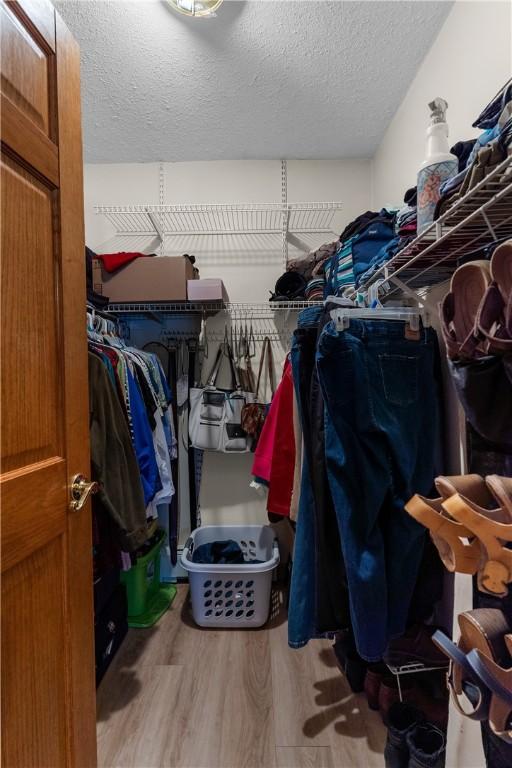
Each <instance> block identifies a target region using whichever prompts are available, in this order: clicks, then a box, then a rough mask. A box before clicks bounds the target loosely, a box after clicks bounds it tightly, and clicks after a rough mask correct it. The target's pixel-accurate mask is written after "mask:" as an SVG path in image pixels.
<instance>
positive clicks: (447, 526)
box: [405, 475, 494, 575]
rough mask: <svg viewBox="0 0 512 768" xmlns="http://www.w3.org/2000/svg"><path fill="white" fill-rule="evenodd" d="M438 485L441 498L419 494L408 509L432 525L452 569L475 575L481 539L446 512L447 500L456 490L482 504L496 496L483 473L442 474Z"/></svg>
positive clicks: (436, 544)
mask: <svg viewBox="0 0 512 768" xmlns="http://www.w3.org/2000/svg"><path fill="white" fill-rule="evenodd" d="M435 485H436V488H437V490H438V492H439V493H440V497H439V498H437V499H427V498H425V497H424V496H420V495H419V494H416V495H415V496H413V497H412V499H410V500H409V501H408V502H407V504H406V505H405V509H406V510H407V512H408V513H409V514H410V515H411V517H413V518H414V519H415V520H416V521H417V522H418V523H421V525H423V526H425V528H428V530H429V531H430V536H431V538H432V541H433V542H434V544H435V546H436V548H437V551H438V552H439V556H440V557H441V560H442V561H443V563H444V565H445V567H446V569H447V570H448V571H450V572H451V573H453V572H454V571H456V572H457V573H469V574H471V575H473V574H475V573H476V572H477V571H478V568H479V566H480V563H481V559H482V549H481V546H480V542H479V541H478V539H477V538H475V534H474V533H472V532H471V531H470V530H469V529H468V528H466V527H465V526H464V525H461V523H460V522H458V521H457V520H454V519H453V518H452V517H450V515H449V514H447V513H446V511H445V509H444V508H443V504H444V502H445V501H446V500H447V499H448V498H450V496H453V495H454V494H456V493H460V494H462V495H463V496H464V497H469V498H471V499H474V500H475V502H476V503H477V504H479V505H487V504H490V503H491V502H492V501H494V499H493V497H492V495H491V494H490V492H489V489H488V487H487V485H486V483H485V480H483V478H481V477H480V475H457V476H453V477H443V476H441V477H437V478H436V481H435Z"/></svg>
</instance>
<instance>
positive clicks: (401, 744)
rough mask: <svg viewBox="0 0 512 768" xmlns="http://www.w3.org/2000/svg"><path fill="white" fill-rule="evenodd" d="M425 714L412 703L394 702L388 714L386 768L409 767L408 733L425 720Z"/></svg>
mask: <svg viewBox="0 0 512 768" xmlns="http://www.w3.org/2000/svg"><path fill="white" fill-rule="evenodd" d="M423 719H424V718H423V715H422V714H421V712H420V711H419V709H416V707H413V706H412V705H411V704H405V703H403V702H399V703H398V704H392V705H391V707H390V708H389V711H388V715H387V726H388V738H387V741H386V747H385V749H384V760H385V764H386V768H408V766H409V747H408V745H407V734H408V733H409V732H410V731H411V730H413V729H414V728H416V726H417V725H418V724H419V723H422V722H423Z"/></svg>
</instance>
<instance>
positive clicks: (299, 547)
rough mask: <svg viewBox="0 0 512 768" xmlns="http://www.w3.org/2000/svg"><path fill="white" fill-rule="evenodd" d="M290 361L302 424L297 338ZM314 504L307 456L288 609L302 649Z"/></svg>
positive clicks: (312, 588)
mask: <svg viewBox="0 0 512 768" xmlns="http://www.w3.org/2000/svg"><path fill="white" fill-rule="evenodd" d="M321 314H322V307H319V306H313V307H308V308H307V309H305V310H304V311H303V312H301V313H300V315H299V318H298V322H297V326H298V328H302V329H305V328H310V329H314V328H316V326H317V325H318V322H319V319H320V316H321ZM290 359H291V363H292V374H293V385H294V388H295V394H296V397H297V405H298V410H299V416H300V420H301V422H302V423H304V418H305V417H306V414H305V413H304V412H303V410H302V399H301V391H300V381H301V378H302V376H303V375H304V374H305V371H304V370H303V368H304V365H305V363H306V361H305V360H304V359H303V355H302V354H301V345H300V343H299V341H298V339H297V338H296V337H295V336H294V337H293V341H292V348H291V351H290ZM313 503H314V499H313V487H312V485H311V480H310V471H309V464H308V459H307V455H306V454H304V456H303V460H302V476H301V486H300V499H299V509H298V512H297V527H296V530H295V544H294V547H293V568H292V578H291V584H290V606H289V610H288V643H289V645H290V646H291V647H292V648H300V647H301V646H303V645H305V644H306V643H307V642H308V640H309V639H310V638H311V637H314V636H315V634H316V627H315V615H316V596H315V593H316V585H315V579H314V574H315V572H316V537H315V524H314V523H315V520H314V514H313Z"/></svg>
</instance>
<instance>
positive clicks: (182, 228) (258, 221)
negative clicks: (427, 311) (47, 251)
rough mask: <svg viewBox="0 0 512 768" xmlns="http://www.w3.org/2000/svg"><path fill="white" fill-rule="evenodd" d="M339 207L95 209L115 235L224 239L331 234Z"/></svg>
mask: <svg viewBox="0 0 512 768" xmlns="http://www.w3.org/2000/svg"><path fill="white" fill-rule="evenodd" d="M341 208H342V206H341V203H339V202H338V203H329V202H325V203H290V204H282V203H259V204H255V205H253V204H248V203H245V204H236V205H235V204H229V205H223V204H220V205H219V204H204V205H130V206H111V205H97V206H95V208H94V210H95V213H97V214H102V215H103V216H105V217H106V218H107V219H108V220H109V221H110V223H111V224H112V225H113V226H114V227H115V229H116V232H117V234H118V235H121V236H125V235H133V236H141V235H157V236H159V237H160V238H161V239H163V238H164V237H166V236H168V235H226V234H233V235H235V234H281V233H282V232H283V229H285V230H286V231H287V232H289V233H297V234H302V233H304V234H308V233H310V234H311V233H315V234H327V233H330V232H332V223H333V218H334V216H335V214H336V213H337V212H339V211H340V210H341Z"/></svg>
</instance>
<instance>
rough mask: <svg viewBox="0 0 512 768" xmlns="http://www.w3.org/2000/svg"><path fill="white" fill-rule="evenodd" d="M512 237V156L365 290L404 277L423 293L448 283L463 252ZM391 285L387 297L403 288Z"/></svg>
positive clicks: (376, 275) (361, 288) (403, 280)
mask: <svg viewBox="0 0 512 768" xmlns="http://www.w3.org/2000/svg"><path fill="white" fill-rule="evenodd" d="M507 237H512V157H508V158H507V159H506V160H504V161H503V162H502V163H500V165H498V166H497V167H496V168H495V169H494V170H493V171H492V173H490V174H489V175H488V176H487V177H486V178H485V179H483V181H481V182H480V183H479V184H478V185H477V186H476V187H474V189H472V190H470V191H469V192H468V193H467V194H466V195H465V196H464V197H463V198H462V199H461V200H459V201H458V202H457V203H456V204H455V205H453V206H452V207H451V208H449V209H448V211H446V212H445V213H444V214H443V215H442V216H441V217H440V218H439V219H438V220H437V221H436V222H434V223H433V224H432V225H430V226H429V227H428V229H426V230H425V232H423V233H422V234H421V235H419V236H418V237H417V238H416V239H415V240H413V241H412V242H411V243H410V244H409V245H408V246H406V247H405V248H404V249H403V250H402V251H400V252H399V253H397V254H396V256H394V257H393V258H392V259H390V260H389V261H388V262H387V263H386V264H384V265H382V267H380V268H379V269H378V270H377V271H376V272H375V273H374V274H373V275H372V277H371V279H369V280H368V281H367V282H365V283H364V284H362V285H360V286H359V289H358V290H359V291H364V290H367V289H368V287H369V286H370V285H371V284H372V283H374V282H375V281H376V280H381V279H386V280H387V279H389V280H390V282H391V283H392V282H393V278H398V279H399V280H400V282H401V283H402V284H403V285H405V286H406V287H407V288H409V289H411V290H414V291H418V290H421V289H424V288H430V287H432V286H434V285H437V284H439V283H442V282H445V281H446V280H448V279H449V278H450V277H451V275H452V274H453V272H454V270H455V269H456V268H457V266H458V262H459V259H460V258H461V257H462V256H465V255H467V254H470V253H471V251H473V250H477V249H478V248H479V247H481V246H482V245H485V244H486V243H488V242H489V241H491V240H496V239H501V238H503V239H505V238H507ZM399 290H401V289H400V286H398V285H391V286H390V289H389V291H388V292H387V296H390V295H392V294H393V293H395V292H396V291H399Z"/></svg>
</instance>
